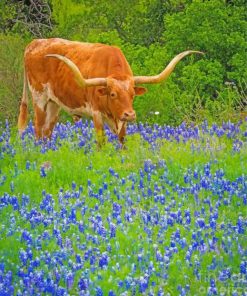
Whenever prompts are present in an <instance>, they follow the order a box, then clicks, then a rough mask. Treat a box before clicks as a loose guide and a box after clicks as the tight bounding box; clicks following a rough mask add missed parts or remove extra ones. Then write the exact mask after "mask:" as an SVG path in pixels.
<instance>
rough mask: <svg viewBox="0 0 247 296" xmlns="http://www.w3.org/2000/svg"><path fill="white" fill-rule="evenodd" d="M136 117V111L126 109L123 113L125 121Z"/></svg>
mask: <svg viewBox="0 0 247 296" xmlns="http://www.w3.org/2000/svg"><path fill="white" fill-rule="evenodd" d="M135 119H136V113H135V111H126V112H124V114H123V117H122V120H125V121H132V120H135Z"/></svg>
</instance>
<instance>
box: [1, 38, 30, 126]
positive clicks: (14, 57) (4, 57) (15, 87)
mask: <svg viewBox="0 0 247 296" xmlns="http://www.w3.org/2000/svg"><path fill="white" fill-rule="evenodd" d="M24 48H25V41H24V40H23V39H21V38H20V37H19V36H17V35H13V36H10V35H7V36H6V35H3V34H0V121H3V120H5V119H9V120H10V121H11V122H16V121H17V113H18V110H19V103H20V98H21V93H22V85H23V52H24Z"/></svg>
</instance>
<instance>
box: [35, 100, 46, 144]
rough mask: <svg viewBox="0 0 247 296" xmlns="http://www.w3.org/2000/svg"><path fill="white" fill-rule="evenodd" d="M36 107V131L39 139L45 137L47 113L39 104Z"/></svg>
mask: <svg viewBox="0 0 247 296" xmlns="http://www.w3.org/2000/svg"><path fill="white" fill-rule="evenodd" d="M33 107H34V131H35V136H36V138H37V139H41V138H42V137H43V126H44V124H45V120H46V112H45V111H44V110H42V109H41V108H40V107H39V106H38V105H37V104H33Z"/></svg>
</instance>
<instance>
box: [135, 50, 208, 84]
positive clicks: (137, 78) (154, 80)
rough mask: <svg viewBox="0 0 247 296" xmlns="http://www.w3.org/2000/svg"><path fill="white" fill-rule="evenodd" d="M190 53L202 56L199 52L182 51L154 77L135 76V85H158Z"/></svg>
mask: <svg viewBox="0 0 247 296" xmlns="http://www.w3.org/2000/svg"><path fill="white" fill-rule="evenodd" d="M192 53H199V54H204V53H203V52H201V51H195V50H187V51H183V52H181V53H180V54H178V55H177V56H175V58H173V59H172V60H171V61H170V63H169V64H168V65H167V66H166V68H165V70H163V71H162V72H161V73H160V74H158V75H155V76H135V77H134V81H135V84H143V83H149V84H154V83H159V82H161V81H163V80H165V79H166V78H167V77H168V76H169V75H170V74H171V73H172V71H173V70H174V68H175V66H176V65H177V63H178V62H179V61H180V60H182V58H184V57H185V56H187V55H189V54H192Z"/></svg>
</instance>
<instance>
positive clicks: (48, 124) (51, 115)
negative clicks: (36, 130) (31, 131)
mask: <svg viewBox="0 0 247 296" xmlns="http://www.w3.org/2000/svg"><path fill="white" fill-rule="evenodd" d="M59 111H60V107H59V105H58V104H56V103H55V102H53V101H48V103H47V105H46V108H45V113H46V117H45V122H44V126H43V130H42V132H43V137H45V138H50V137H51V134H52V131H53V129H54V126H55V124H56V123H57V120H58V114H59Z"/></svg>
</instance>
